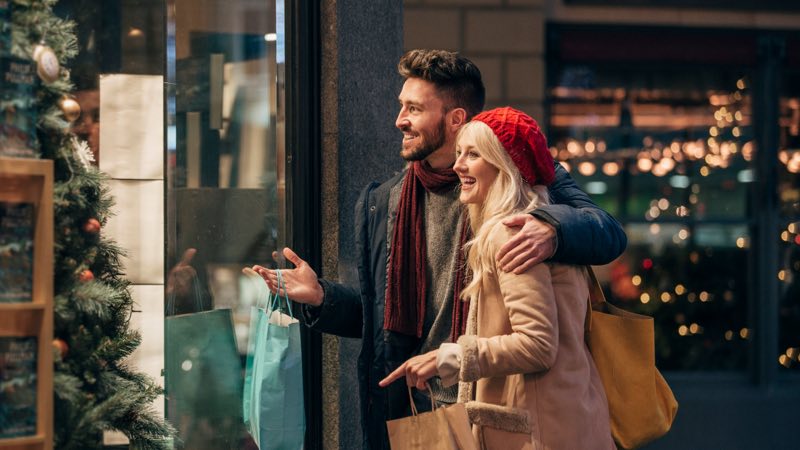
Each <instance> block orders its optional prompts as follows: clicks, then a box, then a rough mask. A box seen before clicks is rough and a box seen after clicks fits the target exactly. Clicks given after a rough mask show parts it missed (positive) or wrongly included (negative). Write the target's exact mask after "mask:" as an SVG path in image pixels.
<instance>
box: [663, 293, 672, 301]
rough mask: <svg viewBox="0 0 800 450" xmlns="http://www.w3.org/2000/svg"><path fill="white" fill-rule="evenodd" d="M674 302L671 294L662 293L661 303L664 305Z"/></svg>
mask: <svg viewBox="0 0 800 450" xmlns="http://www.w3.org/2000/svg"><path fill="white" fill-rule="evenodd" d="M670 300H672V296H671V295H669V292H662V293H661V302H662V303H669V301H670Z"/></svg>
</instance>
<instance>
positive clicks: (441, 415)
mask: <svg viewBox="0 0 800 450" xmlns="http://www.w3.org/2000/svg"><path fill="white" fill-rule="evenodd" d="M428 394H429V395H430V396H431V409H432V410H431V411H430V412H426V413H422V414H419V413H418V412H417V407H416V405H415V404H414V398H413V397H412V395H411V388H410V387H409V388H408V397H409V399H410V400H411V416H410V417H404V418H402V419H395V420H389V421H387V422H386V427H387V428H388V429H389V443H390V444H391V447H392V450H477V449H478V445H477V444H476V443H475V438H474V437H473V436H472V430H471V427H470V424H469V418H468V417H467V410H466V409H465V408H464V404H463V403H455V404H453V405H450V406H444V407H439V408H437V407H436V403H435V402H434V400H433V395H432V393H431V392H430V390H429V391H428Z"/></svg>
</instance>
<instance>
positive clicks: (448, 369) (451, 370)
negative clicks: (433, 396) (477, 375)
mask: <svg viewBox="0 0 800 450" xmlns="http://www.w3.org/2000/svg"><path fill="white" fill-rule="evenodd" d="M436 369H437V370H438V371H439V378H440V379H441V380H442V386H443V387H450V386H452V385H454V384H456V383H458V373H459V372H460V370H461V346H460V345H458V344H453V343H450V342H445V343H444V344H442V345H441V346H439V352H438V353H437V354H436Z"/></svg>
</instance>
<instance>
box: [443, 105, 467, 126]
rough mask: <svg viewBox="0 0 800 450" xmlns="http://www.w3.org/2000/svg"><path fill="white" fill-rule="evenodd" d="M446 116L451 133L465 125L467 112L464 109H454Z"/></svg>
mask: <svg viewBox="0 0 800 450" xmlns="http://www.w3.org/2000/svg"><path fill="white" fill-rule="evenodd" d="M448 116H449V117H448V120H447V124H448V125H449V126H450V127H451V129H452V130H453V131H458V129H459V128H461V127H462V126H464V125H465V124H466V123H467V111H466V110H465V109H464V108H454V109H452V110H450V113H449V114H448Z"/></svg>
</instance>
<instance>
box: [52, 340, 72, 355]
mask: <svg viewBox="0 0 800 450" xmlns="http://www.w3.org/2000/svg"><path fill="white" fill-rule="evenodd" d="M53 348H55V349H56V350H58V354H59V355H61V359H64V358H66V356H67V353H69V345H67V343H66V342H64V341H63V340H62V339H58V338H56V339H53Z"/></svg>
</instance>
